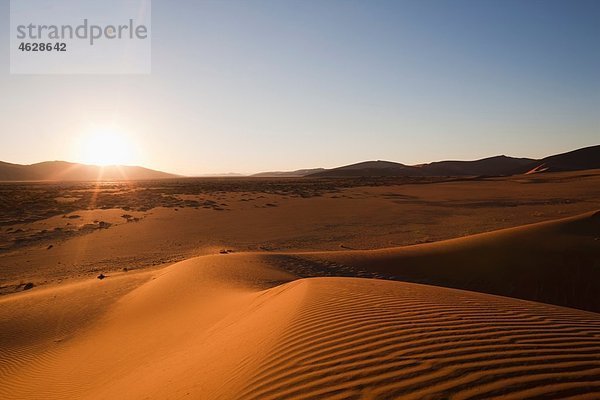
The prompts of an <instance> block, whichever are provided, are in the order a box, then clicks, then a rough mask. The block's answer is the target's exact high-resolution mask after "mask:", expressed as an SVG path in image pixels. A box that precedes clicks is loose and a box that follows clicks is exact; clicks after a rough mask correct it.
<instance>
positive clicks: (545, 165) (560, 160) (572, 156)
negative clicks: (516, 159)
mask: <svg viewBox="0 0 600 400" xmlns="http://www.w3.org/2000/svg"><path fill="white" fill-rule="evenodd" d="M596 168H600V145H596V146H590V147H584V148H582V149H578V150H573V151H569V152H567V153H562V154H557V155H554V156H549V157H546V158H542V159H541V160H538V161H535V162H533V163H532V164H530V165H529V166H528V168H526V170H523V171H522V172H525V173H530V174H531V173H537V172H560V171H579V170H584V169H596Z"/></svg>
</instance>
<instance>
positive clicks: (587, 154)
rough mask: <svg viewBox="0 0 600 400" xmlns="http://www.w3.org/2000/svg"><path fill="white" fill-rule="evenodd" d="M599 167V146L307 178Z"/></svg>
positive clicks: (359, 167) (366, 167)
mask: <svg viewBox="0 0 600 400" xmlns="http://www.w3.org/2000/svg"><path fill="white" fill-rule="evenodd" d="M595 168H600V145H597V146H591V147H586V148H583V149H579V150H574V151H570V152H568V153H563V154H557V155H553V156H549V157H546V158H543V159H541V160H535V159H531V158H514V157H507V156H504V155H502V156H495V157H488V158H483V159H480V160H474V161H437V162H432V163H428V164H420V165H405V164H400V163H396V162H391V161H380V160H378V161H365V162H361V163H358V164H351V165H346V166H343V167H338V168H333V169H326V170H323V171H320V172H317V173H313V174H310V175H307V176H310V177H314V178H331V177H377V176H509V175H515V174H524V173H536V172H556V171H576V170H584V169H595Z"/></svg>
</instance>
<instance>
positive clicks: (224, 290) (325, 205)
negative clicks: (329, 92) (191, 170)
mask: <svg viewBox="0 0 600 400" xmlns="http://www.w3.org/2000/svg"><path fill="white" fill-rule="evenodd" d="M0 194H1V197H0V209H1V210H2V214H1V220H0V226H1V230H0V287H1V290H0V293H2V295H1V296H0V398H3V399H4V398H6V399H25V398H44V399H53V398H56V399H59V398H60V399H62V398H90V399H105V398H125V399H129V398H131V399H144V398H157V399H163V398H165V399H166V398H173V399H178V398H194V399H296V398H305V399H315V398H332V399H396V398H415V399H422V398H431V399H434V398H440V399H442V398H456V399H491V398H500V397H501V398H518V399H522V398H543V399H547V398H556V399H563V398H576V397H577V398H582V399H583V398H589V399H592V398H598V396H600V314H598V312H600V301H599V300H598V299H597V297H598V296H597V293H600V284H599V282H600V213H599V212H598V210H600V171H584V172H577V173H554V174H537V175H527V176H515V177H510V178H477V179H461V180H455V179H450V178H448V179H439V180H428V181H418V180H410V181H406V180H405V181H403V180H399V179H373V180H370V181H364V180H363V181H361V180H352V179H347V180H301V179H277V180H272V179H198V180H176V181H156V182H135V183H119V182H114V183H102V184H94V183H77V184H67V183H62V184H56V183H38V184H34V183H18V184H0ZM100 273H102V274H103V275H105V276H106V278H105V279H102V280H100V279H97V278H96V276H97V275H99V274H100Z"/></svg>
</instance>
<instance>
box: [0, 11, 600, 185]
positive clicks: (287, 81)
mask: <svg viewBox="0 0 600 400" xmlns="http://www.w3.org/2000/svg"><path fill="white" fill-rule="evenodd" d="M0 26H2V29H0V160H2V161H6V162H13V163H20V164H30V163H35V162H40V161H45V160H67V161H76V162H85V161H88V160H93V159H94V158H93V157H91V156H90V155H89V154H87V153H86V151H87V152H88V153H89V148H88V149H85V145H84V144H82V141H83V142H85V138H86V135H88V136H89V135H90V132H98V131H101V132H104V131H106V132H110V134H112V135H115V134H117V135H123V136H124V137H126V138H127V141H128V146H129V147H127V149H128V150H127V151H126V153H127V154H125V155H124V157H125V158H126V161H125V162H124V163H127V164H139V165H143V166H146V167H150V168H154V169H159V170H163V171H168V172H173V173H179V174H184V175H197V174H213V173H225V172H239V173H254V172H260V171H272V170H294V169H300V168H313V167H336V166H340V165H344V164H350V163H354V162H360V161H365V160H375V159H382V160H391V161H397V162H402V163H405V164H418V163H422V162H430V161H437V160H445V159H463V160H469V159H478V158H483V157H487V156H493V155H498V154H506V155H511V156H517V157H540V158H541V157H544V156H547V155H551V154H555V153H560V152H564V151H569V150H573V149H576V148H580V147H584V146H589V145H594V144H599V143H600V1H595V0H591V1H578V0H565V1H553V0H545V1H536V0H518V1H512V0H497V1H490V0H453V1H449V0H446V1H442V0H415V1H402V0H397V1H382V0H369V1H367V0H364V1H355V0H343V1H337V0H326V1H321V0H319V1H317V0H302V1H300V0H296V1H286V0H243V1H191V0H190V1H187V0H179V1H176V0H168V1H167V0H154V1H152V33H151V36H152V73H151V74H149V75H11V74H10V68H9V61H10V60H9V29H8V28H6V27H8V26H9V1H8V0H0ZM88 147H89V142H88ZM103 151H104V152H106V151H107V150H106V149H103ZM121 151H123V149H121ZM85 154H87V155H85ZM100 156H102V155H100Z"/></svg>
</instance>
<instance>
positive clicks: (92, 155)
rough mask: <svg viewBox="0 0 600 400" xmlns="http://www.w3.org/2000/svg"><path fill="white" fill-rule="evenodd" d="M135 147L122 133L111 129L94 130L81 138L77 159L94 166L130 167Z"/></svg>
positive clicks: (132, 162) (133, 159)
mask: <svg viewBox="0 0 600 400" xmlns="http://www.w3.org/2000/svg"><path fill="white" fill-rule="evenodd" d="M135 150H136V149H135V146H134V145H133V143H132V142H131V140H130V139H129V137H127V135H125V134H124V133H122V132H119V131H117V130H113V129H98V130H94V131H92V132H90V133H88V134H86V135H85V136H83V137H82V140H81V143H80V145H79V152H80V154H79V158H80V159H81V161H82V162H83V163H86V164H94V165H105V166H106V165H132V164H134V163H135V161H136V160H135V158H136V157H135Z"/></svg>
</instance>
